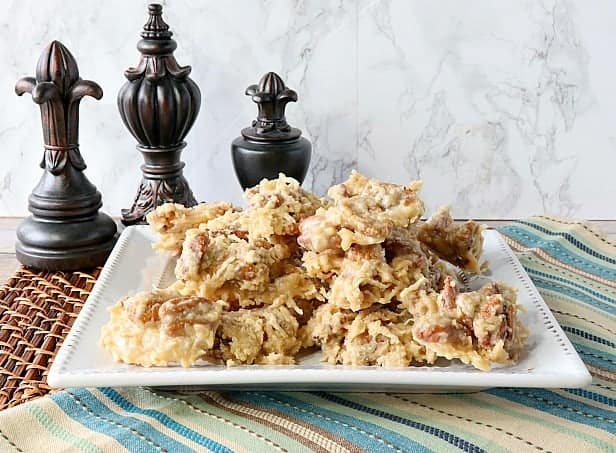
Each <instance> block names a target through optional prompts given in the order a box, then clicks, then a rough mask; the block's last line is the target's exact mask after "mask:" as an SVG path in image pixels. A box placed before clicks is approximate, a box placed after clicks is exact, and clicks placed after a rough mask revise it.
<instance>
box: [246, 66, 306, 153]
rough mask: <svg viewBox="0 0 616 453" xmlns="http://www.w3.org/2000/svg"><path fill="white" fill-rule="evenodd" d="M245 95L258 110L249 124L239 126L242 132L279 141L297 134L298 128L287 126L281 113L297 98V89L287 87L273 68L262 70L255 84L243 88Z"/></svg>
mask: <svg viewBox="0 0 616 453" xmlns="http://www.w3.org/2000/svg"><path fill="white" fill-rule="evenodd" d="M246 95H248V96H250V97H251V98H252V100H253V101H254V102H255V103H256V104H257V107H258V109H259V112H258V114H257V119H256V120H255V121H253V122H252V126H251V127H247V128H246V129H243V130H242V135H243V136H244V137H246V138H248V139H252V140H258V141H283V140H294V139H296V138H298V137H299V136H300V135H301V134H302V131H300V130H299V129H296V128H294V127H291V126H290V125H289V124H288V123H287V119H286V117H285V109H286V107H287V104H288V103H289V102H296V101H297V93H296V92H295V91H293V90H292V89H290V88H287V86H286V85H285V83H284V81H283V80H282V78H281V77H280V76H279V75H278V74H276V73H275V72H268V73H267V74H265V75H264V76H263V77H262V78H261V80H260V81H259V83H258V84H255V85H250V86H249V87H248V88H246Z"/></svg>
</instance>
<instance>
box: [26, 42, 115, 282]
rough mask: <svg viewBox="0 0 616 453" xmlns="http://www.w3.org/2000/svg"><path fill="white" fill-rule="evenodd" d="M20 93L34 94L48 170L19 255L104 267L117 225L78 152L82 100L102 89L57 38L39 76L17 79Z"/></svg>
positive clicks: (33, 199)
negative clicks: (106, 211)
mask: <svg viewBox="0 0 616 453" xmlns="http://www.w3.org/2000/svg"><path fill="white" fill-rule="evenodd" d="M15 92H16V93H17V95H19V96H21V95H22V94H24V93H30V94H31V95H32V100H33V101H34V102H35V103H36V104H38V105H39V107H40V110H41V121H42V125H43V140H44V142H45V144H44V147H45V152H44V157H43V160H42V161H41V164H40V165H41V167H42V168H43V169H44V170H45V171H44V172H43V175H42V176H41V180H40V181H39V183H38V185H37V186H36V187H35V188H34V190H33V191H32V194H31V195H30V197H29V199H28V209H29V210H30V212H32V216H30V217H28V218H27V219H26V220H24V222H23V223H22V224H21V225H20V226H19V228H18V230H17V238H18V242H17V244H16V246H15V249H16V254H17V258H18V259H19V261H21V262H22V263H23V264H25V265H27V266H32V267H36V268H41V269H49V270H73V269H79V268H87V267H93V266H98V265H101V264H103V263H104V262H105V259H106V258H107V255H108V254H109V252H110V251H111V249H112V247H113V244H114V243H115V239H116V238H115V235H116V232H117V227H116V225H115V222H114V221H113V220H112V219H111V218H110V217H109V216H107V215H106V214H103V213H100V212H99V209H100V207H101V206H102V200H101V194H100V193H99V192H98V190H96V187H95V186H94V185H93V184H92V183H91V182H90V181H89V180H88V178H86V176H85V175H84V173H83V170H84V169H85V168H86V163H85V162H84V160H83V158H82V157H81V153H80V152H79V102H80V101H81V99H82V98H83V97H84V96H92V97H94V98H95V99H100V98H101V97H102V96H103V90H102V89H101V87H100V86H99V85H98V84H97V83H95V82H92V81H90V80H82V79H81V78H80V77H79V70H78V68H77V62H76V61H75V58H74V57H73V56H72V55H71V53H70V52H69V51H68V49H67V48H66V47H64V45H62V43H60V42H58V41H53V42H52V43H51V44H49V45H48V46H47V47H46V48H45V49H44V50H43V53H42V54H41V57H40V58H39V61H38V65H37V67H36V77H24V78H21V79H19V80H18V81H17V84H16V85H15Z"/></svg>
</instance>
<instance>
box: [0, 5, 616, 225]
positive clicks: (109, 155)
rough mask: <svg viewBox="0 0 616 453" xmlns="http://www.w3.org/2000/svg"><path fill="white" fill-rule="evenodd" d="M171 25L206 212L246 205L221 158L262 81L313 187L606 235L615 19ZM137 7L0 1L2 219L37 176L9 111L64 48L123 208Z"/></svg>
mask: <svg viewBox="0 0 616 453" xmlns="http://www.w3.org/2000/svg"><path fill="white" fill-rule="evenodd" d="M163 3H164V5H165V18H166V20H167V22H168V23H169V24H170V25H171V28H172V30H173V31H174V37H175V39H176V40H177V42H178V50H177V51H176V57H177V59H178V61H179V63H180V64H190V65H192V67H193V72H192V75H191V77H192V78H193V79H194V80H195V81H196V82H197V84H198V85H199V86H200V88H201V92H202V96H203V104H202V108H201V113H200V115H199V117H198V118H197V121H196V123H195V126H194V127H193V130H192V132H191V133H190V135H189V136H188V138H187V141H188V147H187V148H186V150H185V152H184V154H183V160H184V161H185V162H186V164H187V166H186V172H185V173H186V176H187V179H188V180H189V182H190V184H191V186H192V188H193V191H194V192H195V195H196V197H197V198H198V199H199V200H214V199H230V200H232V201H236V202H239V200H241V192H240V188H239V184H238V183H237V181H236V179H235V175H234V173H233V169H232V165H231V158H230V151H229V145H230V143H231V141H232V140H233V139H234V138H235V137H236V136H237V135H238V134H239V131H240V130H241V128H243V127H245V126H247V125H248V124H249V123H250V121H251V120H252V118H253V117H254V116H255V114H256V107H255V105H254V104H253V103H252V102H251V100H250V99H249V98H248V97H246V96H244V94H243V93H244V89H245V88H246V86H248V85H249V84H251V83H255V82H257V81H258V79H259V78H260V76H261V75H262V74H264V73H265V72H267V71H269V70H273V71H276V72H278V73H279V74H280V75H281V76H282V77H283V78H284V79H285V80H286V81H287V83H288V85H289V86H290V87H291V88H293V89H295V90H296V91H297V92H298V94H299V98H300V99H299V102H298V103H297V104H291V105H289V107H288V109H287V112H288V119H289V121H290V122H291V123H292V124H293V125H295V126H297V127H300V128H301V129H302V130H303V131H304V134H305V136H307V137H308V138H309V139H310V140H311V141H312V143H313V147H314V150H313V151H314V154H313V159H312V164H311V169H310V171H309V175H308V177H307V180H306V183H305V186H307V187H308V188H311V189H313V190H315V191H316V192H318V193H323V192H324V191H325V189H326V188H327V187H328V186H329V185H331V184H333V183H337V182H339V181H341V180H343V179H344V178H345V177H346V176H347V174H348V173H349V172H350V171H351V169H353V168H357V169H359V170H360V171H362V172H365V173H366V174H368V175H370V176H376V177H379V178H383V179H387V180H391V181H395V182H400V183H403V182H408V181H409V180H411V179H415V178H422V179H423V180H424V189H423V196H424V199H425V201H426V207H427V209H428V211H431V210H433V209H435V208H436V207H437V206H439V205H441V204H452V205H453V206H454V213H455V214H456V215H457V216H460V217H467V216H472V217H475V218H514V217H522V216H527V215H531V214H536V213H551V214H556V215H563V216H576V217H585V218H594V219H602V218H603V219H607V218H612V219H613V218H616V202H614V200H615V199H616V177H614V175H613V173H614V169H615V167H616V90H614V88H613V86H614V81H615V80H616V64H615V63H614V57H613V46H612V45H610V43H612V44H613V43H614V31H613V24H614V23H616V5H614V4H609V3H608V4H604V6H603V7H601V8H598V7H596V8H593V7H587V4H586V2H583V1H582V0H574V1H560V0H559V1H548V0H529V1H519V2H492V1H489V0H482V1H473V2H459V1H455V0H449V1H443V0H441V1H438V2H428V1H407V0H380V1H372V0H354V1H349V0H339V1H326V0H315V1H299V0H298V1H290V0H258V1H257V0H242V1H238V0H234V1H232V2H220V1H214V0H207V1H202V0H184V1H179V0H171V1H167V2H163ZM146 5H147V3H146V2H142V1H134V0H130V1H126V0H111V1H106V2H98V1H94V0H63V1H61V0H49V1H46V2H40V1H29V0H9V1H5V2H3V4H2V11H0V39H1V41H2V44H1V45H0V61H2V62H3V69H2V71H0V96H1V99H2V109H0V143H1V145H2V148H1V149H2V151H1V152H2V162H1V164H0V215H23V214H25V213H26V204H27V197H28V194H29V193H30V191H31V189H32V188H33V187H34V185H35V183H36V181H37V180H38V177H39V174H40V171H41V170H40V168H39V167H38V162H39V160H40V156H41V154H42V152H43V151H42V136H41V132H40V124H39V121H40V120H39V113H38V108H37V107H36V106H35V105H34V104H33V103H32V102H31V100H30V99H22V98H18V97H17V96H15V94H14V92H13V87H14V84H15V81H16V80H17V79H18V78H19V77H21V76H23V75H31V74H33V73H34V69H35V65H36V61H37V59H38V56H39V54H40V52H41V50H42V48H43V47H44V46H45V45H46V44H47V43H48V42H50V41H51V40H53V39H58V40H60V41H62V42H63V43H64V44H65V45H66V46H67V47H68V48H69V49H70V50H71V52H72V53H73V55H75V57H76V58H77V61H78V63H79V67H80V72H81V75H82V76H83V77H84V78H89V79H92V80H95V81H97V82H98V83H99V84H100V85H101V86H102V87H103V90H104V92H105V94H104V97H103V99H102V100H101V101H98V102H96V101H93V100H91V99H88V100H85V101H84V102H82V108H81V121H80V122H81V130H80V144H81V151H82V153H83V155H84V157H85V159H86V162H87V163H88V169H87V170H86V172H87V174H88V176H89V178H90V179H91V180H92V181H93V182H94V183H95V184H96V185H97V186H98V188H99V190H100V191H101V192H102V193H103V198H104V203H105V209H106V210H107V211H108V212H109V213H111V214H112V215H118V214H119V212H120V209H121V208H124V207H128V206H129V205H130V203H131V202H132V198H133V196H134V191H135V190H136V188H137V185H138V181H139V166H140V165H141V157H140V155H139V153H138V152H137V151H136V150H135V142H134V140H133V138H132V136H131V135H130V134H129V133H128V131H127V130H125V128H124V125H123V124H122V122H121V120H120V117H119V114H118V112H117V108H116V95H117V92H118V90H119V88H120V86H121V85H122V84H123V83H124V78H123V71H124V69H126V68H128V67H129V66H133V65H135V64H136V63H137V61H138V53H137V51H136V49H135V44H136V42H137V40H138V38H139V36H138V35H139V31H140V29H141V26H142V25H143V23H144V22H145V19H146Z"/></svg>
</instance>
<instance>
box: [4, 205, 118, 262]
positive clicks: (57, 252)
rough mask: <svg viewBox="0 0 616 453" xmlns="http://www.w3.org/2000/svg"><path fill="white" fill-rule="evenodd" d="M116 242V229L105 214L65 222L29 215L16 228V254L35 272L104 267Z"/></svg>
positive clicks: (20, 260)
mask: <svg viewBox="0 0 616 453" xmlns="http://www.w3.org/2000/svg"><path fill="white" fill-rule="evenodd" d="M116 240H117V226H116V224H115V222H114V221H113V219H112V218H111V217H109V216H108V215H106V214H103V213H97V214H95V215H94V216H93V217H89V218H86V219H65V220H50V219H45V218H40V217H37V216H30V217H28V218H27V219H25V220H24V221H23V222H22V223H21V224H20V225H19V227H18V228H17V243H16V244H15V253H16V255H17V259H18V260H19V262H20V263H22V264H24V265H25V266H29V267H33V268H36V269H41V270H48V271H60V270H62V271H71V270H77V269H87V268H92V267H96V266H102V265H103V264H104V263H105V260H106V259H107V256H108V255H109V253H110V252H111V249H112V248H113V246H114V244H115V242H116Z"/></svg>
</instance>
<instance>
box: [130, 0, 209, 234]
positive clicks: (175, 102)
mask: <svg viewBox="0 0 616 453" xmlns="http://www.w3.org/2000/svg"><path fill="white" fill-rule="evenodd" d="M162 12H163V7H162V6H161V5H159V4H151V5H149V6H148V20H147V22H146V23H145V25H144V26H143V30H142V32H141V37H142V39H141V40H140V41H139V42H138V43H137V49H138V50H139V52H140V53H141V58H140V60H139V64H138V65H137V66H136V67H134V68H129V69H128V70H127V71H126V72H125V73H124V75H125V76H126V78H127V79H128V81H127V82H126V83H125V84H124V86H123V87H122V88H121V89H120V92H119V93H118V108H119V110H120V115H121V116H122V120H123V121H124V124H125V125H126V127H127V128H128V130H129V131H130V133H131V134H132V135H133V136H134V137H135V138H136V139H137V141H138V142H139V144H138V145H137V148H138V149H139V151H141V153H142V154H143V156H144V160H145V165H144V166H142V167H141V169H142V171H143V179H142V181H141V185H140V186H139V189H138V192H137V196H136V197H135V200H134V202H133V205H132V207H131V208H130V209H124V210H122V221H123V222H124V223H125V224H127V225H130V224H135V223H145V221H146V219H145V216H146V215H147V213H148V212H150V211H151V210H153V209H155V208H156V207H157V206H159V205H161V204H163V203H167V202H172V203H181V204H183V205H186V206H193V205H195V204H197V202H196V200H195V197H194V196H193V193H192V191H191V190H190V187H189V186H188V182H187V181H186V179H184V176H183V175H182V168H183V167H184V163H183V162H181V161H180V153H181V152H182V149H183V148H184V147H185V146H186V144H185V143H184V138H185V137H186V135H187V134H188V132H189V131H190V128H191V127H192V126H193V124H194V122H195V120H196V119H197V114H198V113H199V108H200V106H201V93H200V92H199V88H198V87H197V85H196V84H195V82H193V81H192V80H191V79H190V77H189V74H190V71H191V68H190V66H180V65H179V64H178V62H177V61H176V59H175V57H174V56H173V51H174V50H175V49H176V47H177V44H176V42H175V41H174V40H173V39H171V36H172V35H173V33H171V31H170V30H169V26H168V25H167V24H166V23H165V21H164V20H163V17H162Z"/></svg>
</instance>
